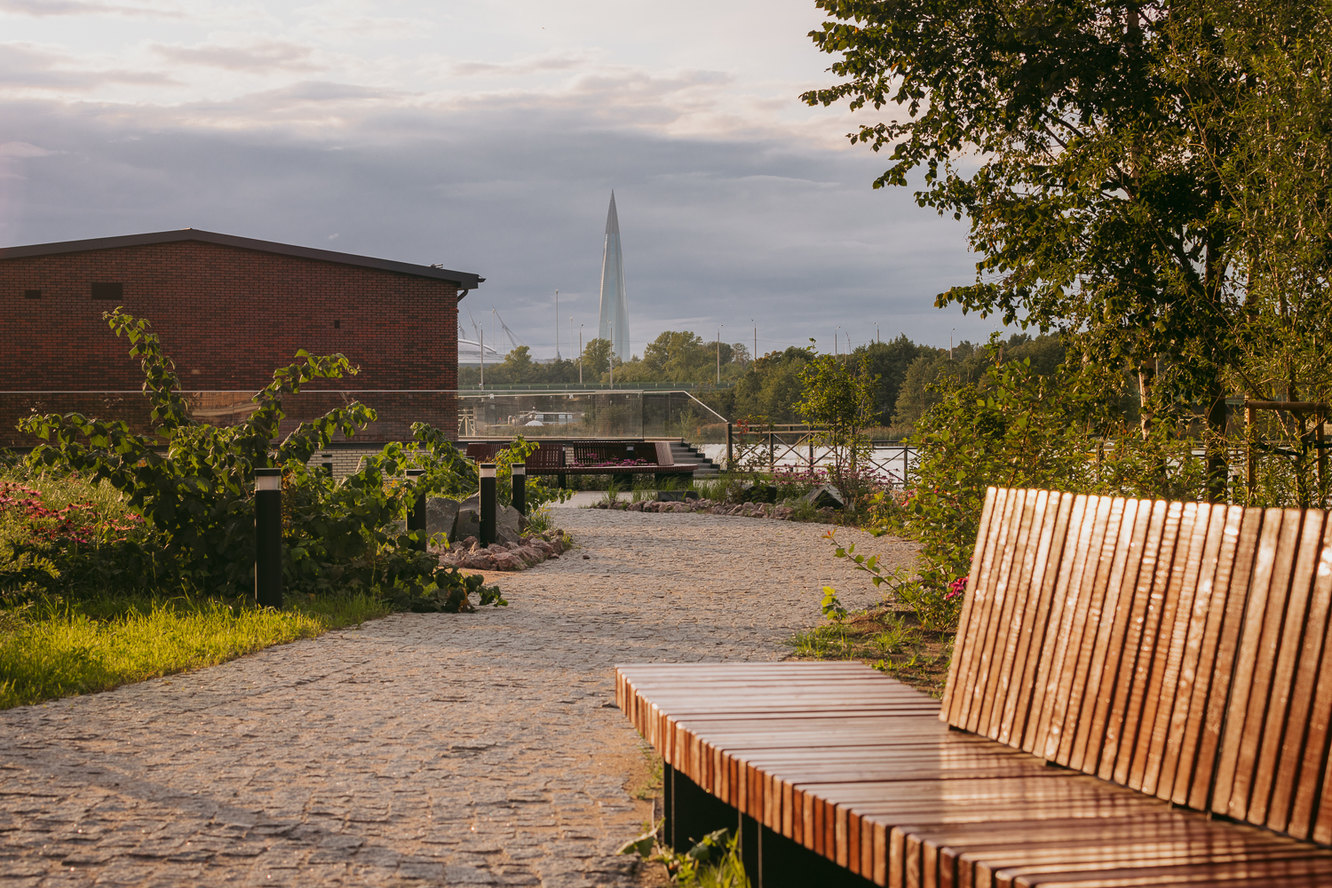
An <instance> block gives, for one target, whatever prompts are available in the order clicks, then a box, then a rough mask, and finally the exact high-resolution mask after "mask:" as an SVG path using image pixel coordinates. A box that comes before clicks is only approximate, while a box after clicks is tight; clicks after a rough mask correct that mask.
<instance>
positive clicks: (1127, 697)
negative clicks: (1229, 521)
mask: <svg viewBox="0 0 1332 888" xmlns="http://www.w3.org/2000/svg"><path fill="white" fill-rule="evenodd" d="M1164 527H1165V503H1164V502H1162V501H1160V500H1157V501H1154V502H1147V501H1143V502H1142V503H1141V504H1140V505H1139V506H1138V509H1137V513H1136V514H1135V516H1134V523H1133V527H1132V531H1131V536H1130V540H1129V555H1128V557H1127V559H1126V564H1125V566H1124V570H1123V575H1122V577H1121V578H1120V580H1119V583H1118V585H1119V593H1118V602H1119V603H1118V607H1117V613H1116V616H1115V626H1116V629H1115V634H1114V635H1113V636H1112V637H1111V638H1110V639H1109V641H1108V642H1107V643H1108V645H1109V646H1110V648H1111V650H1112V652H1113V653H1112V655H1111V658H1112V660H1113V662H1112V663H1110V665H1109V670H1110V672H1111V676H1108V677H1110V678H1112V681H1111V683H1110V684H1109V685H1108V686H1107V690H1106V691H1105V692H1104V693H1103V694H1102V698H1101V700H1100V701H1099V702H1098V705H1097V710H1096V712H1095V713H1094V716H1093V717H1094V718H1095V719H1097V721H1098V723H1099V724H1100V727H1099V729H1098V731H1097V733H1098V734H1099V736H1100V737H1101V748H1100V751H1099V755H1098V757H1097V759H1096V762H1095V768H1094V771H1093V768H1092V767H1091V765H1092V762H1090V761H1088V762H1087V763H1086V764H1087V767H1085V768H1084V770H1087V771H1088V773H1093V772H1094V773H1096V774H1097V775H1098V776H1100V777H1101V778H1102V779H1104V780H1109V779H1111V778H1112V777H1113V776H1114V769H1115V761H1116V759H1117V757H1118V755H1119V748H1120V744H1121V741H1122V740H1123V738H1124V732H1125V730H1126V728H1127V729H1128V730H1129V731H1130V733H1131V732H1132V729H1133V728H1134V727H1136V725H1137V723H1138V720H1137V718H1136V715H1135V717H1134V718H1133V720H1132V722H1131V725H1130V723H1129V722H1128V717H1127V716H1128V707H1129V705H1130V702H1131V687H1132V686H1131V682H1132V679H1133V677H1134V675H1135V674H1136V672H1137V668H1138V658H1139V654H1140V648H1141V645H1142V640H1143V629H1144V626H1145V623H1146V619H1147V605H1148V601H1149V599H1150V598H1151V579H1152V575H1153V572H1154V571H1155V569H1156V560H1157V556H1158V554H1159V552H1160V548H1161V535H1162V533H1163V531H1164ZM1129 745H1132V739H1131V738H1130V740H1129Z"/></svg>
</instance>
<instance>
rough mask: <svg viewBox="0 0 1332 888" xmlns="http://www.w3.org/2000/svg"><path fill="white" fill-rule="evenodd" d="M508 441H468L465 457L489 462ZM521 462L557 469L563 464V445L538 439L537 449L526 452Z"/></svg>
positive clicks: (529, 466) (532, 467)
mask: <svg viewBox="0 0 1332 888" xmlns="http://www.w3.org/2000/svg"><path fill="white" fill-rule="evenodd" d="M511 443H512V442H510V441H469V442H468V443H467V458H468V459H470V460H473V461H475V462H489V461H492V460H494V458H495V456H496V455H497V454H499V452H500V451H501V450H504V449H506V448H507V447H509V445H510V444H511ZM523 464H524V465H525V466H527V468H528V469H529V470H530V469H557V468H560V467H561V466H563V465H564V447H563V445H561V444H558V443H553V442H550V441H538V442H537V449H536V450H534V451H532V452H531V453H530V454H528V456H527V459H526V460H524V462H523Z"/></svg>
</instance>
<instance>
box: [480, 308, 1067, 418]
mask: <svg viewBox="0 0 1332 888" xmlns="http://www.w3.org/2000/svg"><path fill="white" fill-rule="evenodd" d="M813 356H814V352H813V350H812V349H810V348H796V347H791V348H788V349H786V350H785V351H775V352H770V353H768V354H766V355H764V356H762V357H760V358H758V359H757V360H755V359H753V358H752V356H751V355H750V354H749V350H748V349H747V348H746V347H745V345H744V344H743V343H738V342H737V343H725V342H722V343H716V342H711V341H707V340H705V339H703V338H702V337H701V336H699V335H698V334H696V333H690V332H686V331H674V330H668V331H667V332H665V333H662V334H661V335H660V336H658V337H657V338H656V339H655V340H653V341H652V342H651V343H649V344H648V346H647V347H646V348H645V349H644V350H643V354H642V356H641V357H639V356H634V358H633V359H632V360H629V361H623V362H621V361H618V360H617V361H616V362H615V367H614V385H615V387H616V388H633V387H635V386H652V387H660V386H663V385H667V384H672V385H677V386H679V387H680V388H681V389H688V390H689V391H692V392H693V393H694V395H695V396H696V397H697V398H699V400H701V401H703V402H705V403H706V404H708V405H709V406H710V407H712V408H713V409H714V410H716V411H717V412H718V413H720V414H722V415H723V416H726V417H728V418H729V419H731V420H733V421H736V422H749V423H751V424H752V423H769V422H772V423H797V422H800V421H801V417H800V416H799V415H797V413H796V412H795V404H796V402H797V401H799V400H800V393H801V381H800V371H801V370H802V369H803V368H804V367H805V365H806V364H807V363H809V361H810V360H812V358H813ZM580 357H581V361H580V358H579V357H575V358H573V359H565V360H560V361H552V362H543V363H537V362H535V361H533V360H532V356H531V353H530V352H529V350H528V348H527V346H525V345H523V346H518V347H517V348H515V349H514V350H513V351H511V352H509V353H508V354H507V355H506V356H505V357H504V359H503V360H502V361H496V362H494V363H489V362H487V364H486V367H485V384H486V386H487V387H491V386H505V387H509V386H522V385H541V386H551V385H571V386H577V385H578V384H579V381H580V375H581V380H582V384H583V385H584V386H587V385H600V386H609V385H610V384H611V375H612V374H611V368H610V365H609V359H610V343H609V342H608V341H607V340H605V339H594V340H592V341H591V342H589V343H588V344H587V346H586V347H585V348H584V349H583V353H582V355H581V356H580ZM842 357H843V359H844V360H846V361H854V362H860V361H863V362H865V365H866V366H867V368H868V369H869V372H870V373H871V374H873V375H874V376H877V377H878V384H877V385H878V394H877V398H876V401H877V407H878V414H877V420H878V423H879V425H880V426H882V427H884V428H885V429H888V430H889V432H890V434H894V435H898V434H907V433H909V432H910V431H911V429H912V427H913V426H914V425H915V422H916V420H917V419H919V418H920V417H921V415H922V414H924V412H925V411H926V410H928V409H929V408H930V406H932V405H933V404H934V403H936V402H937V401H938V400H939V394H938V392H939V391H940V390H941V389H943V388H947V387H949V386H951V385H954V384H958V383H971V382H976V381H977V380H978V379H980V377H981V374H982V373H983V372H984V369H985V367H986V366H987V365H988V364H989V363H990V362H991V361H993V360H996V359H997V360H1002V361H1007V360H1018V361H1021V360H1024V359H1026V360H1029V361H1030V362H1031V366H1032V369H1033V370H1035V371H1036V372H1038V373H1040V374H1042V375H1048V374H1050V373H1052V372H1054V369H1055V368H1056V367H1058V366H1059V365H1060V364H1061V363H1063V360H1064V345H1063V341H1062V340H1061V339H1060V337H1059V336H1058V335H1057V334H1049V335H1043V336H1037V337H1034V338H1033V337H1031V336H1028V335H1026V334H1023V333H1018V334H1014V335H1012V336H1010V337H1009V338H1008V339H1007V340H996V347H995V349H994V351H993V356H991V351H990V350H989V349H987V348H986V347H984V346H983V345H977V344H975V343H972V342H961V343H959V344H958V345H956V346H954V347H953V348H951V349H947V348H936V347H934V346H929V345H917V344H916V343H914V342H912V341H911V340H910V339H908V338H907V337H906V336H905V335H902V336H899V337H898V338H897V339H894V340H891V341H889V342H872V343H870V344H868V345H862V346H860V347H859V348H857V349H855V350H854V351H853V352H851V353H850V354H849V355H843V356H842ZM580 364H581V369H580ZM458 375H459V384H460V385H461V386H463V387H464V388H471V387H475V386H477V385H479V384H480V382H481V368H480V367H478V366H464V367H460V368H459V374H458Z"/></svg>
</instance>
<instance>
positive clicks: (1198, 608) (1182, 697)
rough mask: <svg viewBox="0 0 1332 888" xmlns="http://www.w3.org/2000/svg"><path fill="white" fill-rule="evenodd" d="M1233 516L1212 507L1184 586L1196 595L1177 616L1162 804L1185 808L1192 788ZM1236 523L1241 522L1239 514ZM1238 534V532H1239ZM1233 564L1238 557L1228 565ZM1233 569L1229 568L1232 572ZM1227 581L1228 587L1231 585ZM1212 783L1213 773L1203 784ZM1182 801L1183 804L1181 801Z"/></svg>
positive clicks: (1218, 627)
mask: <svg viewBox="0 0 1332 888" xmlns="http://www.w3.org/2000/svg"><path fill="white" fill-rule="evenodd" d="M1229 516H1230V512H1229V510H1227V509H1225V508H1223V507H1220V506H1213V507H1211V508H1210V509H1209V510H1208V515H1207V528H1206V536H1205V538H1204V542H1203V547H1202V554H1201V557H1200V558H1198V559H1197V564H1196V565H1194V564H1190V566H1189V567H1190V570H1189V573H1188V574H1187V575H1186V576H1185V579H1184V582H1185V584H1186V585H1187V586H1188V587H1190V588H1191V589H1192V592H1193V594H1192V602H1191V603H1192V607H1191V608H1190V609H1189V610H1188V612H1187V613H1186V612H1184V610H1183V606H1182V605H1181V607H1180V610H1179V611H1177V622H1176V626H1177V628H1178V629H1179V630H1182V632H1183V638H1184V645H1183V655H1182V657H1181V658H1180V664H1179V676H1178V678H1177V679H1176V681H1175V690H1174V697H1175V700H1174V706H1173V707H1172V708H1171V712H1170V727H1169V729H1168V733H1167V735H1166V736H1167V737H1168V738H1169V739H1168V741H1167V744H1166V749H1165V755H1164V756H1163V758H1162V762H1161V777H1160V778H1159V780H1158V781H1157V795H1159V796H1160V797H1161V798H1163V799H1176V801H1178V802H1179V803H1180V804H1183V803H1184V802H1185V801H1186V800H1187V799H1188V795H1189V790H1190V789H1191V788H1192V786H1191V783H1192V779H1193V766H1194V761H1195V756H1196V755H1197V749H1198V738H1199V735H1200V733H1201V731H1200V728H1201V724H1202V710H1203V707H1202V706H1201V705H1199V707H1198V710H1197V713H1196V720H1195V719H1193V718H1190V710H1191V707H1193V706H1194V705H1195V701H1196V699H1197V691H1198V688H1199V685H1202V686H1203V691H1204V693H1205V691H1206V687H1207V686H1208V685H1209V684H1210V681H1211V667H1212V664H1211V660H1210V655H1209V658H1208V659H1204V652H1211V654H1214V653H1215V651H1216V647H1217V644H1218V642H1219V640H1220V634H1221V622H1220V620H1209V619H1208V618H1209V617H1211V616H1212V614H1213V611H1214V610H1215V611H1217V612H1218V613H1219V612H1221V611H1224V609H1225V608H1224V606H1221V605H1218V606H1217V607H1215V608H1214V607H1213V601H1212V594H1213V592H1214V591H1216V588H1217V572H1218V571H1219V570H1220V569H1221V568H1220V562H1221V560H1222V550H1223V549H1225V548H1226V547H1227V544H1229V546H1231V547H1233V545H1234V542H1235V532H1231V533H1227V518H1228V517H1229ZM1234 518H1235V520H1236V522H1238V520H1239V515H1238V513H1235V515H1234ZM1236 530H1237V529H1236ZM1230 562H1233V556H1232V557H1231V559H1230V560H1229V561H1228V562H1227V565H1229V563H1230ZM1227 569H1228V566H1227ZM1228 579H1229V578H1228V577H1226V578H1225V582H1228ZM1204 779H1205V780H1206V781H1208V782H1210V779H1211V773H1210V772H1209V773H1208V774H1207V775H1206V777H1205V778H1204ZM1176 797H1178V798H1176Z"/></svg>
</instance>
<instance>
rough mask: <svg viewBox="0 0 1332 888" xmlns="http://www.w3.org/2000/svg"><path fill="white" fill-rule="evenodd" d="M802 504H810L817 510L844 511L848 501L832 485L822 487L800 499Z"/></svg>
mask: <svg viewBox="0 0 1332 888" xmlns="http://www.w3.org/2000/svg"><path fill="white" fill-rule="evenodd" d="M800 499H801V501H802V502H806V503H809V504H810V505H812V506H813V507H814V508H816V509H844V508H846V500H845V499H843V497H842V494H841V492H840V491H838V489H837V488H836V487H833V486H832V485H831V484H823V485H820V486H818V487H816V488H814V489H813V490H811V491H810V492H809V493H807V494H805V495H804V496H803V497H801V498H800Z"/></svg>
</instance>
